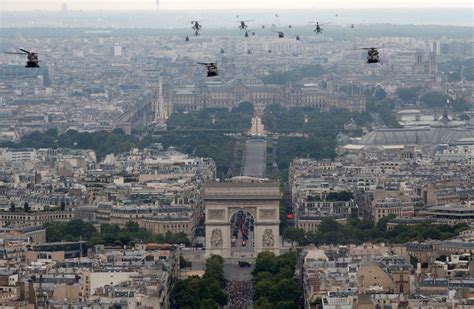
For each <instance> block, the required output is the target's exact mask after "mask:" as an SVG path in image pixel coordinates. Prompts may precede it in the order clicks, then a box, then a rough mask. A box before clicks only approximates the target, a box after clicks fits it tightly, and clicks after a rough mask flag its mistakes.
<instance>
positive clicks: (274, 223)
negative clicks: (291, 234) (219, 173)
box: [204, 177, 280, 258]
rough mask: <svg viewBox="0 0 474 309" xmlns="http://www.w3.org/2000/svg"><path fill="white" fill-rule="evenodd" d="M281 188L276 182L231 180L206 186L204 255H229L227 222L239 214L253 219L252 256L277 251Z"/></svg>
mask: <svg viewBox="0 0 474 309" xmlns="http://www.w3.org/2000/svg"><path fill="white" fill-rule="evenodd" d="M279 202H280V186H279V184H278V182H275V181H264V180H261V179H258V178H251V177H234V178H232V179H231V180H230V181H226V182H212V183H207V184H206V186H205V195H204V203H205V214H206V221H205V225H206V256H210V255H211V254H218V255H220V256H222V257H224V258H229V257H232V256H231V231H230V229H231V227H230V220H231V218H232V216H233V215H234V214H236V213H237V212H239V211H245V212H248V213H250V214H251V215H252V217H253V218H254V241H255V246H254V248H253V257H256V256H257V254H258V253H260V252H262V251H271V252H273V253H275V254H278V253H279V252H278V251H279V245H280V238H279V232H280V231H279V230H280V216H279Z"/></svg>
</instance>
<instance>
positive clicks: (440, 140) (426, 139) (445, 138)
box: [360, 127, 474, 146]
mask: <svg viewBox="0 0 474 309" xmlns="http://www.w3.org/2000/svg"><path fill="white" fill-rule="evenodd" d="M465 138H474V129H473V128H463V129H461V128H449V127H438V128H403V129H379V130H375V131H372V132H369V133H367V134H366V135H365V136H364V137H363V138H362V139H361V141H360V144H362V145H366V146H371V145H373V146H378V145H415V144H417V145H436V144H454V143H456V142H458V141H460V140H461V139H465Z"/></svg>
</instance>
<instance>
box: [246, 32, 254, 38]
mask: <svg viewBox="0 0 474 309" xmlns="http://www.w3.org/2000/svg"><path fill="white" fill-rule="evenodd" d="M250 34H252V36H255V31H249V30H245V35H244V36H245V37H246V38H248V37H249V36H250Z"/></svg>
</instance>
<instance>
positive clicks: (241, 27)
mask: <svg viewBox="0 0 474 309" xmlns="http://www.w3.org/2000/svg"><path fill="white" fill-rule="evenodd" d="M251 21H253V20H238V21H237V22H238V23H240V25H239V29H240V30H245V31H247V28H248V25H247V24H246V23H249V22H251Z"/></svg>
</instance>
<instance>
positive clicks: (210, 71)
mask: <svg viewBox="0 0 474 309" xmlns="http://www.w3.org/2000/svg"><path fill="white" fill-rule="evenodd" d="M198 64H200V65H205V66H206V68H207V77H213V76H218V75H219V73H218V71H217V63H216V62H198Z"/></svg>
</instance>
